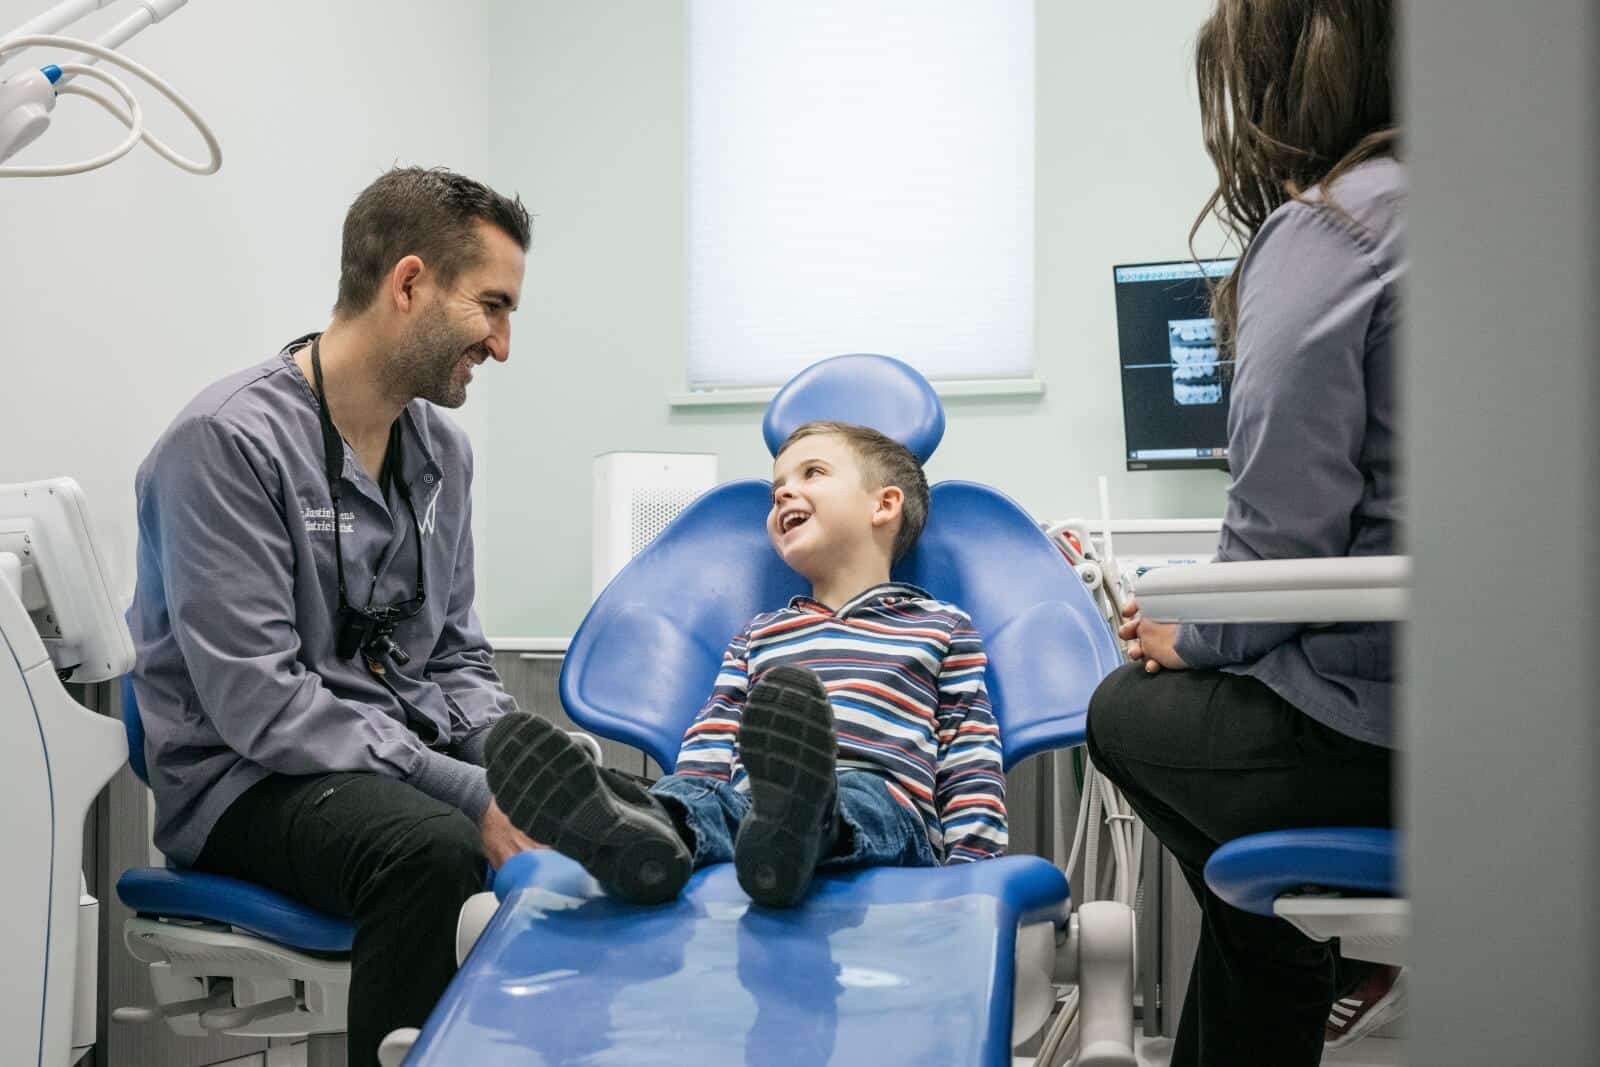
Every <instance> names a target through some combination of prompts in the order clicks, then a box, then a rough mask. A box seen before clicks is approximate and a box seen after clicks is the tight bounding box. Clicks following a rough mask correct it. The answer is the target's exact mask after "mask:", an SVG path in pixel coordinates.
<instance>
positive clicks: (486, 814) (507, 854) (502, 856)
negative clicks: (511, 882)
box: [478, 797, 545, 871]
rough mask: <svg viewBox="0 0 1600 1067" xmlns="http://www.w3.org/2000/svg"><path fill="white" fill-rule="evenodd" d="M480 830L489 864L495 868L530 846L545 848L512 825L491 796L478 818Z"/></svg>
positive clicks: (497, 868) (498, 867)
mask: <svg viewBox="0 0 1600 1067" xmlns="http://www.w3.org/2000/svg"><path fill="white" fill-rule="evenodd" d="M478 832H479V833H480V834H482V835H483V851H484V852H485V853H486V854H487V855H488V857H489V866H491V867H493V868H494V869H495V870H497V871H498V870H499V869H500V865H501V864H502V863H504V862H505V861H506V860H508V859H510V858H511V857H512V856H515V855H516V854H517V853H519V852H526V851H528V849H530V848H544V847H545V846H543V845H541V844H539V842H537V841H535V840H534V839H533V838H531V837H529V836H528V835H527V834H525V833H523V832H522V831H521V830H518V829H517V828H516V827H515V826H512V825H511V820H510V819H508V818H506V813H505V812H503V811H501V810H500V805H498V804H496V803H495V802H494V798H493V797H490V798H489V806H488V807H487V808H484V809H483V818H481V819H479V820H478Z"/></svg>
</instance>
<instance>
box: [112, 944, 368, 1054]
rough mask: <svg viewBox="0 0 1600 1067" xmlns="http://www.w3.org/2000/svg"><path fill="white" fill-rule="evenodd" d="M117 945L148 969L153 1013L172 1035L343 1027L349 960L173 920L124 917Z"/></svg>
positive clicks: (272, 1033)
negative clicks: (155, 1008)
mask: <svg viewBox="0 0 1600 1067" xmlns="http://www.w3.org/2000/svg"><path fill="white" fill-rule="evenodd" d="M123 940H124V942H125V943H126V944H127V946H128V951H129V952H130V953H132V955H133V957H134V958H135V959H137V960H139V961H140V962H142V963H146V964H149V966H150V984H151V986H152V987H153V989H154V991H155V996H156V1003H157V1005H158V1013H159V1014H160V1015H161V1016H163V1017H165V1019H166V1022H167V1025H169V1026H171V1027H172V1029H173V1031H174V1032H176V1033H178V1034H182V1035H184V1036H186V1037H205V1036H208V1035H210V1034H212V1033H226V1034H231V1035H234V1036H236V1037H308V1036H310V1035H314V1034H330V1033H337V1032H341V1031H343V1030H345V1028H346V1016H345V1012H346V1004H347V1002H348V1000H349V992H350V961H349V960H348V959H347V958H333V959H329V958H323V957H318V956H311V955H307V954H306V953H302V952H296V951H295V950H294V949H291V948H285V947H284V946H282V945H276V944H273V943H272V942H270V941H265V940H262V939H261V938H258V937H252V936H250V935H248V934H240V933H237V932H235V931H234V930H233V929H231V928H230V927H227V926H222V925H219V924H214V923H194V922H187V921H177V920H163V919H143V918H133V919H129V920H128V921H127V924H126V925H125V926H124V928H123ZM185 1005H186V1006H188V1010H184V1008H183V1007H180V1006H185ZM170 1009H176V1010H170Z"/></svg>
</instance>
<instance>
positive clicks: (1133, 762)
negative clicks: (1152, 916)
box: [1088, 664, 1394, 1067]
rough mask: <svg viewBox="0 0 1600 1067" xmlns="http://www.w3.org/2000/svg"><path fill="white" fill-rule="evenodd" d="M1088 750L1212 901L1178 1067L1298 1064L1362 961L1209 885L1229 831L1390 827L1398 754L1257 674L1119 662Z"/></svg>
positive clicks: (1203, 900) (1096, 702)
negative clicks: (1336, 726) (1319, 717)
mask: <svg viewBox="0 0 1600 1067" xmlns="http://www.w3.org/2000/svg"><path fill="white" fill-rule="evenodd" d="M1088 748H1089V757H1090V759H1092V760H1093V761H1094V765H1095V766H1096V767H1097V768H1098V769H1099V770H1100V771H1101V772H1102V773H1103V774H1104V775H1105V776H1106V777H1107V778H1109V779H1111V781H1112V782H1113V783H1115V784H1116V786H1117V788H1118V789H1120V790H1121V791H1122V793H1123V795H1124V796H1125V797H1127V799H1128V803H1129V804H1130V805H1131V806H1132V807H1133V810H1134V811H1135V812H1137V813H1138V815H1139V817H1140V818H1141V819H1143V820H1144V824H1145V825H1146V826H1147V827H1149V829H1150V830H1151V831H1152V832H1153V833H1154V834H1155V835H1156V837H1158V838H1159V839H1160V840H1161V843H1162V844H1163V845H1165V846H1166V847H1167V849H1168V850H1169V851H1171V852H1172V854H1173V856H1174V857H1176V859H1177V861H1178V864H1179V866H1181V867H1182V868H1183V873H1184V875H1185V876H1186V877H1187V878H1188V880H1189V886H1190V888H1191V889H1192V890H1193V891H1194V895H1195V899H1196V900H1198V901H1199V903H1200V909H1201V912H1202V920H1201V928H1200V947H1199V951H1198V953H1197V954H1196V956H1195V961H1194V969H1193V971H1191V973H1190V976H1189V988H1188V992H1187V993H1186V995H1185V997H1184V1004H1183V1015H1182V1017H1181V1018H1180V1020H1179V1023H1178V1034H1177V1040H1176V1042H1175V1044H1174V1046H1173V1052H1172V1067H1201V1065H1205V1067H1233V1065H1236V1064H1237V1065H1250V1067H1256V1065H1268V1064H1270V1065H1271V1067H1296V1065H1300V1064H1317V1063H1319V1062H1320V1061H1321V1058H1322V1036H1323V1024H1324V1023H1325V1022H1326V1021H1327V1018H1328V1012H1329V1009H1330V1008H1331V1007H1332V1005H1333V1001H1334V1000H1335V999H1336V997H1337V996H1338V995H1340V994H1341V993H1343V992H1347V991H1348V989H1349V988H1350V987H1351V986H1352V985H1353V984H1354V982H1355V981H1357V980H1359V978H1360V976H1361V975H1362V974H1364V973H1365V972H1366V970H1367V968H1365V967H1364V966H1362V965H1361V964H1355V965H1353V966H1352V965H1349V964H1346V965H1345V967H1344V968H1340V966H1339V964H1338V961H1337V956H1336V954H1335V951H1334V947H1333V946H1330V945H1328V944H1322V943H1318V942H1315V941H1312V940H1311V939H1310V938H1307V937H1305V936H1304V935H1302V934H1300V933H1299V932H1298V931H1297V930H1295V929H1294V928H1293V927H1291V926H1290V925H1289V924H1288V923H1286V922H1284V921H1283V920H1281V919H1275V918H1267V917H1264V916H1260V915H1253V914H1250V913H1249V912H1244V911H1240V910H1238V909H1237V908H1234V907H1232V906H1231V905H1228V904H1225V903H1223V902H1222V901H1221V900H1220V899H1218V898H1217V897H1216V896H1215V895H1213V894H1212V893H1211V891H1210V890H1208V889H1207V888H1206V885H1205V877H1204V873H1203V872H1204V870H1205V864H1206V860H1207V859H1209V858H1210V857H1211V853H1212V852H1214V851H1215V850H1216V849H1217V848H1218V847H1219V846H1221V845H1223V844H1226V843H1227V842H1229V841H1231V840H1233V839H1234V838H1238V837H1243V836H1245V835H1247V834H1254V833H1259V832H1262V831H1266V830H1287V829H1293V828H1296V827H1312V826H1392V825H1393V822H1394V820H1393V805H1392V802H1391V792H1392V788H1393V753H1392V752H1390V750H1388V749H1385V748H1381V747H1378V746H1376V745H1369V744H1364V743H1363V742H1360V741H1356V740H1353V739H1351V738H1349V737H1346V736H1345V735H1343V734H1341V733H1339V732H1338V731H1336V730H1332V729H1329V728H1328V727H1326V726H1323V725H1322V724H1321V723H1318V722H1316V721H1315V720H1314V719H1312V718H1310V717H1309V716H1307V715H1305V714H1303V713H1302V712H1300V711H1299V710H1298V709H1296V708H1295V707H1294V706H1293V705H1292V704H1290V703H1288V702H1287V701H1285V700H1284V699H1283V698H1281V697H1279V696H1278V695H1277V694H1276V693H1274V692H1273V691H1272V690H1271V689H1269V688H1267V686H1265V685H1264V684H1262V683H1261V682H1258V681H1256V680H1255V679H1253V678H1245V677H1240V676H1237V675H1232V674H1225V673H1223V672H1221V671H1162V672H1161V673H1159V674H1156V675H1147V674H1145V673H1144V669H1143V666H1142V665H1141V664H1130V665H1128V666H1125V667H1122V668H1121V669H1119V670H1117V671H1116V672H1114V673H1113V674H1111V675H1110V677H1108V678H1106V680H1105V681H1104V682H1102V683H1101V685H1100V688H1099V689H1098V690H1097V691H1096V692H1095V695H1094V698H1093V700H1092V701H1091V702H1090V705H1089V730H1088Z"/></svg>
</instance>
